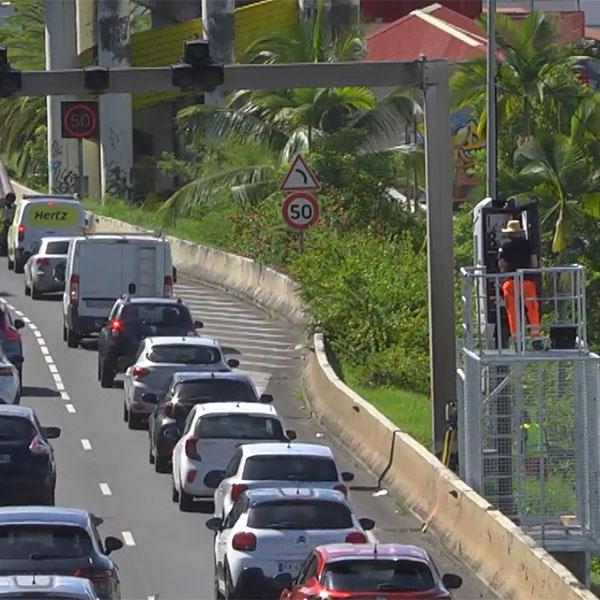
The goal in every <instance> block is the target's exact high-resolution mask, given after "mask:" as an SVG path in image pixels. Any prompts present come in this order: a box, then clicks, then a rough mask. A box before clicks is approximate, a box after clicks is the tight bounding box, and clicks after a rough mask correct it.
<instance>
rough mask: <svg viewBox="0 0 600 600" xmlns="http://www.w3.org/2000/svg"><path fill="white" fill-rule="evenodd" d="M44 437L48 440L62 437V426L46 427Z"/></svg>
mask: <svg viewBox="0 0 600 600" xmlns="http://www.w3.org/2000/svg"><path fill="white" fill-rule="evenodd" d="M43 430H44V437H45V438H46V439H48V440H55V439H56V438H59V437H60V427H44V428H43Z"/></svg>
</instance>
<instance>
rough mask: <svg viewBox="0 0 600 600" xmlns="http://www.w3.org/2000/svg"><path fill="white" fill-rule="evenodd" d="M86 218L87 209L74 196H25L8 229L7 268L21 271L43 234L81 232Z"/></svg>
mask: <svg viewBox="0 0 600 600" xmlns="http://www.w3.org/2000/svg"><path fill="white" fill-rule="evenodd" d="M85 220H86V215H85V209H84V207H83V205H82V204H81V202H79V200H77V198H75V197H73V196H54V195H51V194H48V195H40V196H37V195H36V196H33V195H25V196H23V198H22V199H21V200H19V201H18V202H17V205H16V210H15V216H14V219H13V222H12V224H11V226H10V228H9V230H8V240H7V242H8V268H9V269H14V270H15V273H22V272H23V267H24V266H25V263H26V262H27V260H28V259H29V257H30V256H31V255H32V253H33V247H34V245H37V246H39V243H40V241H41V239H42V238H43V237H52V236H60V237H66V236H73V235H81V234H82V233H83V231H84V227H85Z"/></svg>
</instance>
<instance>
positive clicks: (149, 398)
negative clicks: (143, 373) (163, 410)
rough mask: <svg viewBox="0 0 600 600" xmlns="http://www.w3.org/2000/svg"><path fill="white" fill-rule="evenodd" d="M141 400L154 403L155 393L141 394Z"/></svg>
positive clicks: (155, 399) (156, 399) (155, 400)
mask: <svg viewBox="0 0 600 600" xmlns="http://www.w3.org/2000/svg"><path fill="white" fill-rule="evenodd" d="M142 402H147V403H148V404H156V403H157V402H158V398H157V397H156V394H151V393H150V392H146V393H145V394H142Z"/></svg>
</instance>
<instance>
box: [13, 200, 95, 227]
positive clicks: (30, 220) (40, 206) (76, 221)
mask: <svg viewBox="0 0 600 600" xmlns="http://www.w3.org/2000/svg"><path fill="white" fill-rule="evenodd" d="M83 219H84V217H83V212H82V210H81V208H80V207H78V206H75V205H73V204H61V203H59V202H45V203H37V202H36V203H35V204H33V205H30V206H29V207H27V214H26V215H25V223H26V225H28V226H29V227H43V228H52V229H53V228H61V227H65V228H66V227H77V226H78V225H81V224H82V223H83Z"/></svg>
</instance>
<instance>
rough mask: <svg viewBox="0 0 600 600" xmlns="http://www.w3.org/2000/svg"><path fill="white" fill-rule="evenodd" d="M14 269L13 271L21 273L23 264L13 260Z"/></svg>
mask: <svg viewBox="0 0 600 600" xmlns="http://www.w3.org/2000/svg"><path fill="white" fill-rule="evenodd" d="M14 269H15V273H18V274H19V275H20V274H21V273H24V272H25V264H24V263H23V262H22V261H20V260H15V263H14Z"/></svg>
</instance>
